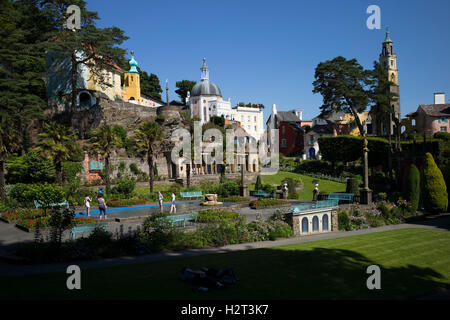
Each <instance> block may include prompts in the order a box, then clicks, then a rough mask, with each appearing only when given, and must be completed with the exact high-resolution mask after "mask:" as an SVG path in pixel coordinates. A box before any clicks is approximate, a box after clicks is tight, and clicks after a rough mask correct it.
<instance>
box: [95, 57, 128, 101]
mask: <svg viewBox="0 0 450 320" xmlns="http://www.w3.org/2000/svg"><path fill="white" fill-rule="evenodd" d="M103 61H104V62H105V64H104V65H105V68H103V69H102V70H101V71H95V72H94V71H93V69H91V68H86V79H87V89H88V90H95V91H99V92H102V93H104V94H106V95H107V96H108V98H109V99H110V100H118V99H122V86H121V79H120V78H121V75H122V74H123V73H124V72H125V70H123V69H122V68H120V67H119V66H118V65H117V64H115V63H114V62H112V61H111V60H110V59H106V58H104V59H103Z"/></svg>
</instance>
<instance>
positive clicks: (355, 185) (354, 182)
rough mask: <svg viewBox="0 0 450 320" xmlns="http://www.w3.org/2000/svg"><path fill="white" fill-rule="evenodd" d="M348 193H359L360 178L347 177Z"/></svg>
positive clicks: (346, 190)
mask: <svg viewBox="0 0 450 320" xmlns="http://www.w3.org/2000/svg"><path fill="white" fill-rule="evenodd" d="M345 192H346V193H353V194H354V195H359V180H358V179H355V178H348V179H347V188H346V189H345Z"/></svg>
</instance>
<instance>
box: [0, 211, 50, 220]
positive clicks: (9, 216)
mask: <svg viewBox="0 0 450 320" xmlns="http://www.w3.org/2000/svg"><path fill="white" fill-rule="evenodd" d="M48 212H49V211H48V210H47V209H15V210H10V211H6V212H2V213H1V217H2V218H3V219H2V220H4V221H6V222H9V223H11V222H14V221H17V220H28V219H36V218H39V217H44V216H46V215H48Z"/></svg>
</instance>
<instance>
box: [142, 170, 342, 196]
mask: <svg viewBox="0 0 450 320" xmlns="http://www.w3.org/2000/svg"><path fill="white" fill-rule="evenodd" d="M261 177H262V179H263V182H264V183H268V184H271V185H280V184H281V182H282V181H283V180H284V179H286V178H295V179H301V180H302V181H303V191H302V192H300V199H301V200H312V198H313V194H312V192H313V189H314V185H313V183H312V182H313V180H316V179H315V178H311V177H308V176H304V175H301V174H298V173H293V172H284V171H279V172H278V173H277V174H274V175H263V176H261ZM171 188H172V187H171V185H165V186H155V187H154V192H158V191H170V190H172V189H171ZM254 188H255V185H253V184H252V185H249V189H250V190H253V189H254ZM319 190H320V192H325V193H330V192H345V184H343V183H338V182H334V181H328V180H319ZM135 192H136V194H137V196H138V197H139V196H140V197H142V196H143V195H148V193H149V188H148V186H145V187H137V188H136V191H135Z"/></svg>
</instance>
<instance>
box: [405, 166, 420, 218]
mask: <svg viewBox="0 0 450 320" xmlns="http://www.w3.org/2000/svg"><path fill="white" fill-rule="evenodd" d="M403 198H404V199H405V200H406V201H408V204H409V208H410V210H411V212H416V211H417V209H418V207H419V199H420V172H419V169H417V167H416V166H415V165H414V164H412V165H411V166H410V167H409V170H408V174H407V176H406V180H405V184H404V187H403Z"/></svg>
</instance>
